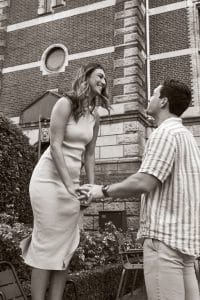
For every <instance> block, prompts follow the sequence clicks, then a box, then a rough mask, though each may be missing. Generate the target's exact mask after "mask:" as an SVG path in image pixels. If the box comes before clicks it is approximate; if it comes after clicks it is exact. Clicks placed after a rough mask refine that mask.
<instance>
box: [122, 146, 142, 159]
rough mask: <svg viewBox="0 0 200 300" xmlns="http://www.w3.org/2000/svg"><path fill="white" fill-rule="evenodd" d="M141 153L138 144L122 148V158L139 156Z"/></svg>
mask: <svg viewBox="0 0 200 300" xmlns="http://www.w3.org/2000/svg"><path fill="white" fill-rule="evenodd" d="M140 155H141V151H140V147H139V145H138V144H133V145H126V146H124V157H133V156H137V157H138V156H140Z"/></svg>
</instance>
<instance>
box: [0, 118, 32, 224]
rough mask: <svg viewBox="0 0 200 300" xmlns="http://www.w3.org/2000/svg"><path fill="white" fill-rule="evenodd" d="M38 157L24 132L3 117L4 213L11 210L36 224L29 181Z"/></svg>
mask: <svg viewBox="0 0 200 300" xmlns="http://www.w3.org/2000/svg"><path fill="white" fill-rule="evenodd" d="M36 160H37V156H36V151H35V148H34V147H33V146H31V145H30V144H29V142H28V138H27V137H26V136H25V135H24V134H23V133H22V130H21V129H20V128H19V127H18V126H17V125H15V124H13V123H12V122H11V121H10V120H9V119H7V118H6V117H5V116H3V115H2V114H1V115H0V166H1V168H0V211H1V212H3V211H6V209H7V207H8V206H10V207H12V209H13V214H16V215H17V216H18V220H19V221H21V222H25V223H31V222H32V210H31V205H30V201H29V193H28V187H29V181H30V177H31V173H32V171H33V168H34V166H35V164H36Z"/></svg>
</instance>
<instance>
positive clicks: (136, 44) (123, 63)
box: [113, 0, 146, 110]
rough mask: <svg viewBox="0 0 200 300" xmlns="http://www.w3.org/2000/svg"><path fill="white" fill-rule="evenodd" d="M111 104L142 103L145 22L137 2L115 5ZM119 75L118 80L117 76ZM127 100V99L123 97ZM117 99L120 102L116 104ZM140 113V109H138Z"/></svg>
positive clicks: (142, 9) (122, 2) (142, 8)
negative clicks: (112, 95) (113, 91)
mask: <svg viewBox="0 0 200 300" xmlns="http://www.w3.org/2000/svg"><path fill="white" fill-rule="evenodd" d="M115 25H116V26H115V57H116V59H115V62H114V66H115V71H116V72H115V73H116V74H117V75H116V76H115V79H114V87H115V88H114V89H116V88H117V87H118V90H119V86H120V87H121V89H120V90H121V94H119V93H118V94H117V95H114V98H113V101H114V103H119V102H136V101H137V102H140V103H143V106H144V103H145V98H146V94H145V90H144V89H145V84H144V82H145V77H144V75H145V37H144V34H145V20H144V3H143V1H142V0H141V1H140V0H132V1H117V4H116V13H115ZM120 73H121V76H120V75H119V74H120ZM126 96H127V97H126ZM120 99H121V100H120ZM140 109H141V110H142V107H140Z"/></svg>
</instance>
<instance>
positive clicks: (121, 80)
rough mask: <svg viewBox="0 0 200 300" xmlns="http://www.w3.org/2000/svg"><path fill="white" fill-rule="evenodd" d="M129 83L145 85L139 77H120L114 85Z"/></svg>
mask: <svg viewBox="0 0 200 300" xmlns="http://www.w3.org/2000/svg"><path fill="white" fill-rule="evenodd" d="M129 83H138V84H139V85H141V86H142V85H143V82H142V80H141V78H140V77H138V76H127V77H120V78H116V79H114V85H118V84H123V85H124V84H129Z"/></svg>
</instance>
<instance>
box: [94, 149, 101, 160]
mask: <svg viewBox="0 0 200 300" xmlns="http://www.w3.org/2000/svg"><path fill="white" fill-rule="evenodd" d="M99 152H100V151H99V147H95V159H99Z"/></svg>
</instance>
